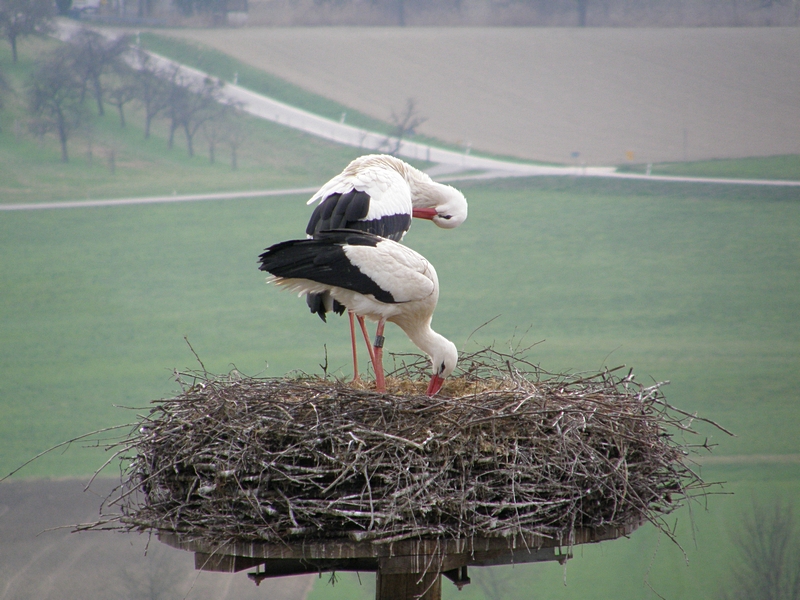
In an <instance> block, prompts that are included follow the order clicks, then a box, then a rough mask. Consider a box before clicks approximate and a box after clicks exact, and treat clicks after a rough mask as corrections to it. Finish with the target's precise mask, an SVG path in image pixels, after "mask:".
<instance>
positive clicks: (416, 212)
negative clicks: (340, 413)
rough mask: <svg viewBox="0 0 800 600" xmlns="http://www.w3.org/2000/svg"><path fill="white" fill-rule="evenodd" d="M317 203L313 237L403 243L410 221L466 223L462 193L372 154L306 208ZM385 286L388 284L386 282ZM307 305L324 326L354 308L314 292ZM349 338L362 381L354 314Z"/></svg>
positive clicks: (311, 227) (330, 183) (355, 370)
mask: <svg viewBox="0 0 800 600" xmlns="http://www.w3.org/2000/svg"><path fill="white" fill-rule="evenodd" d="M315 202H318V203H319V204H318V205H317V207H316V208H315V209H314V212H313V214H312V215H311V219H310V220H309V223H308V226H307V228H306V234H307V235H308V236H309V237H315V236H317V235H318V234H319V233H320V232H324V231H330V230H332V229H356V230H359V231H366V232H369V233H373V234H375V235H378V236H381V237H384V238H388V239H390V240H394V241H400V240H402V239H403V236H405V234H406V232H407V231H408V229H409V228H410V227H411V218H412V216H413V217H418V218H423V219H429V220H431V221H433V222H434V223H435V224H436V225H437V226H439V227H441V228H445V229H452V228H454V227H457V226H458V225H460V224H461V223H463V222H464V220H465V219H466V218H467V200H466V198H464V195H463V194H462V193H461V192H460V191H458V190H457V189H455V188H453V187H451V186H449V185H444V184H441V183H437V182H435V181H433V180H432V179H431V178H430V177H429V176H428V175H427V174H425V173H423V172H422V171H420V170H419V169H416V168H414V167H412V166H411V165H409V164H408V163H406V162H404V161H402V160H400V159H399V158H396V157H394V156H390V155H386V154H370V155H366V156H361V157H359V158H356V159H355V160H353V161H352V162H350V164H348V165H347V167H345V169H344V170H343V171H342V172H341V173H339V174H338V175H336V176H335V177H333V178H332V179H331V180H330V181H328V182H327V183H326V184H325V185H323V186H322V187H321V188H320V189H319V191H318V192H317V193H316V194H314V196H312V197H311V199H310V200H309V201H308V204H313V203H315ZM373 274H374V276H375V278H376V280H378V279H381V278H389V279H390V278H391V277H392V275H391V274H389V273H385V274H381V273H379V272H378V271H377V270H375V269H373ZM381 281H383V279H381ZM386 284H387V285H389V281H388V280H387V281H386ZM306 300H307V303H308V306H309V308H310V309H311V312H312V313H315V314H318V315H319V316H320V318H321V319H322V320H323V321H324V320H326V316H325V315H326V313H328V312H332V311H333V312H337V313H339V314H342V313H343V312H344V310H345V307H348V308H351V309H352V308H353V307H350V306H349V305H347V304H344V303H343V302H342V301H341V299H339V298H335V297H333V296H332V295H331V294H328V293H324V292H323V293H310V294H308V296H307V299H306ZM334 300H336V302H334ZM356 312H357V311H356ZM359 322H360V324H361V328H362V330H363V331H364V332H365V337H366V330H365V326H364V323H363V318H359ZM350 337H351V340H352V346H353V376H354V379H358V358H357V354H356V345H355V326H354V322H353V313H352V312H351V314H350Z"/></svg>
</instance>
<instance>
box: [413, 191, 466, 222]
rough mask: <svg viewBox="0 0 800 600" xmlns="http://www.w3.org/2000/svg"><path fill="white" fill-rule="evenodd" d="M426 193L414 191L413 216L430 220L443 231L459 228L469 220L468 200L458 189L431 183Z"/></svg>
mask: <svg viewBox="0 0 800 600" xmlns="http://www.w3.org/2000/svg"><path fill="white" fill-rule="evenodd" d="M431 183H432V185H430V186H427V187H426V189H425V190H424V192H420V193H419V194H418V195H415V194H414V193H413V192H414V190H412V203H413V205H414V209H413V213H412V214H413V215H414V216H415V217H417V218H420V219H430V220H431V221H433V222H434V223H436V225H437V226H439V227H441V228H443V229H453V228H454V227H458V226H459V225H461V224H462V223H463V222H464V221H466V219H467V199H466V198H465V197H464V194H462V193H461V192H459V191H458V190H457V189H456V188H454V187H452V186H449V185H445V184H443V183H435V182H431Z"/></svg>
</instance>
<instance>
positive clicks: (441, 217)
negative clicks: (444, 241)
mask: <svg viewBox="0 0 800 600" xmlns="http://www.w3.org/2000/svg"><path fill="white" fill-rule="evenodd" d="M439 218H440V219H444V220H446V221H449V220H450V219H452V218H453V215H439Z"/></svg>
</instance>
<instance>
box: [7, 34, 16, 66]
mask: <svg viewBox="0 0 800 600" xmlns="http://www.w3.org/2000/svg"><path fill="white" fill-rule="evenodd" d="M8 39H9V41H10V42H11V62H13V63H16V62H17V36H16V35H11V36H10V37H9V38H8Z"/></svg>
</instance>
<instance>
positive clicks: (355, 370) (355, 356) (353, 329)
mask: <svg viewBox="0 0 800 600" xmlns="http://www.w3.org/2000/svg"><path fill="white" fill-rule="evenodd" d="M347 315H348V316H349V317H350V344H352V346H353V381H358V353H357V352H356V324H355V322H354V321H353V311H350V310H348V311H347Z"/></svg>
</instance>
